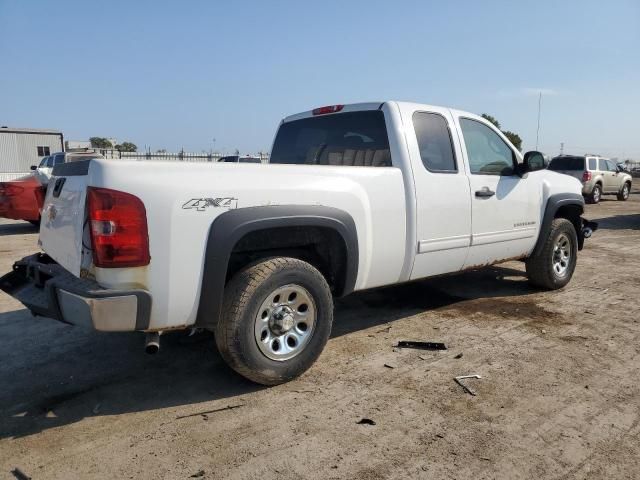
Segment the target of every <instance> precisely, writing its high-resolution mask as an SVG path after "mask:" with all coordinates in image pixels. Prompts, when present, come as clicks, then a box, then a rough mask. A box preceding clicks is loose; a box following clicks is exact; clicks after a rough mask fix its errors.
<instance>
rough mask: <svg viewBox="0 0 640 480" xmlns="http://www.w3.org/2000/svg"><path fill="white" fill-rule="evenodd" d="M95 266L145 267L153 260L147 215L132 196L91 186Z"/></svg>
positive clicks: (90, 201) (92, 242)
mask: <svg viewBox="0 0 640 480" xmlns="http://www.w3.org/2000/svg"><path fill="white" fill-rule="evenodd" d="M87 197H88V205H89V221H90V225H91V246H92V248H93V263H94V264H95V266H96V267H102V268H114V267H142V266H144V265H148V264H149V262H150V261H151V257H150V255H149V234H148V230H147V212H146V210H145V208H144V204H143V203H142V201H141V200H140V199H139V198H138V197H136V196H134V195H131V194H130V193H125V192H119V191H117V190H111V189H108V188H96V187H89V188H88V191H87Z"/></svg>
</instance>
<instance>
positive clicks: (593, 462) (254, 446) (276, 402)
mask: <svg viewBox="0 0 640 480" xmlns="http://www.w3.org/2000/svg"><path fill="white" fill-rule="evenodd" d="M585 216H586V217H587V218H589V219H591V220H596V221H598V222H600V230H599V231H597V232H596V233H595V234H594V236H593V238H592V239H590V240H589V241H587V246H586V248H585V250H583V251H582V252H581V254H580V256H579V260H578V267H577V270H576V274H575V276H574V278H573V280H572V282H571V283H570V284H569V285H568V286H567V287H566V288H565V289H563V290H561V291H556V292H541V291H537V290H535V289H533V288H530V287H529V286H528V284H527V282H526V280H525V278H524V276H523V271H524V265H523V264H522V263H520V262H511V263H507V264H503V265H500V266H498V267H493V268H486V269H482V270H477V271H472V272H466V273H464V274H460V275H456V276H450V277H445V278H438V279H432V280H428V281H422V282H416V283H412V284H406V285H402V286H396V287H392V288H386V289H380V290H376V291H369V292H363V293H359V294H354V295H352V296H351V297H348V298H346V299H343V300H341V301H339V302H338V304H337V309H336V317H335V324H334V333H333V338H332V339H331V340H330V341H329V344H328V346H327V348H326V350H325V352H324V353H323V355H322V356H321V358H320V360H319V361H318V362H317V363H316V365H315V366H314V367H313V368H312V369H311V370H310V371H309V372H308V373H307V374H306V375H304V376H303V377H302V378H300V379H299V380H297V381H294V382H291V383H289V384H286V385H282V386H279V387H274V388H264V387H259V386H256V385H253V384H251V383H249V382H247V381H245V380H243V379H242V378H240V377H239V376H237V375H235V374H234V373H233V372H231V371H230V370H229V369H228V368H227V367H226V366H225V365H224V364H223V363H222V361H221V359H220V357H219V355H218V354H217V352H216V351H215V347H214V342H213V339H212V337H211V336H209V335H201V336H198V337H191V338H188V337H185V336H183V335H182V334H172V335H166V336H164V337H163V345H162V350H161V351H160V353H159V354H158V355H157V356H155V357H149V356H147V355H145V353H144V351H143V337H142V335H138V334H100V333H95V332H90V331H86V330H82V329H80V328H77V327H70V326H66V325H63V324H59V323H57V322H55V321H52V320H48V319H43V318H32V317H31V316H30V314H29V313H28V312H27V311H26V310H24V309H23V308H22V307H21V305H20V304H18V303H17V302H15V301H14V300H13V299H12V298H10V297H9V296H7V295H5V294H4V293H0V331H1V332H2V336H1V337H0V352H1V353H0V385H1V386H2V388H0V478H12V475H11V473H10V472H11V470H12V469H14V468H15V467H18V468H20V470H21V471H22V472H24V473H25V474H27V475H29V476H31V477H32V478H33V479H41V478H46V479H56V478H60V479H70V478H135V479H139V478H172V479H173V478H185V479H187V478H190V477H194V478H206V479H212V478H216V479H218V478H220V479H223V478H224V479H227V478H229V479H235V478H256V479H257V478H260V479H272V478H273V479H275V478H278V479H280V478H291V479H299V478H309V479H313V478H324V479H331V478H349V479H381V478H398V479H406V478H458V479H461V478H475V479H481V478H504V479H518V478H522V479H530V478H616V479H623V478H628V479H637V478H640V441H639V440H640V383H639V382H638V380H639V375H638V372H639V368H640V342H639V339H640V323H639V322H640V308H639V306H640V296H639V295H638V293H639V290H640V275H639V273H640V272H639V268H640V192H639V191H635V192H634V193H633V194H632V195H631V198H630V200H629V201H628V202H626V203H624V202H618V201H616V200H615V197H605V200H604V201H603V202H602V203H601V204H600V205H595V206H588V207H587V213H586V215H585ZM36 241H37V232H36V230H35V229H34V228H33V227H32V226H30V225H29V224H26V223H15V222H13V223H10V222H3V223H0V253H1V255H0V272H6V271H8V270H9V268H10V266H11V264H12V262H13V261H14V260H15V259H18V258H21V257H22V256H24V255H26V254H29V253H32V252H34V251H36V250H37V246H36ZM398 340H431V341H443V342H445V343H446V344H447V345H448V346H449V350H447V351H442V352H423V351H417V350H407V349H403V350H397V349H394V348H393V345H395V344H396V343H397V341H398ZM459 354H463V355H462V357H461V358H456V357H457V356H458V355H459ZM385 364H386V365H388V366H390V367H393V368H389V367H388V366H385ZM464 374H479V375H481V376H482V379H481V380H472V381H469V382H468V384H469V385H470V386H472V388H473V389H474V390H476V391H477V396H475V397H474V396H471V395H469V394H467V393H465V392H464V391H463V390H462V388H461V387H459V386H458V385H456V384H455V383H454V382H453V377H454V376H456V375H464ZM226 407H237V408H232V409H227V408H226ZM362 418H369V419H372V420H373V421H375V425H363V424H358V421H359V420H361V419H362Z"/></svg>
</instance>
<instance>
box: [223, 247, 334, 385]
mask: <svg viewBox="0 0 640 480" xmlns="http://www.w3.org/2000/svg"><path fill="white" fill-rule="evenodd" d="M332 321H333V300H332V297H331V291H330V289H329V285H328V284H327V282H326V280H325V278H324V277H323V276H322V274H321V273H320V272H319V271H318V270H317V269H316V268H314V267H313V266H312V265H310V264H308V263H306V262H303V261H302V260H298V259H296V258H288V257H277V258H271V259H268V260H264V261H261V262H259V263H256V264H253V265H249V266H248V267H246V268H244V269H243V270H241V271H240V272H238V273H237V274H236V275H235V276H234V277H233V278H232V279H231V281H230V282H229V284H228V285H227V287H226V289H225V298H224V305H223V312H222V316H221V318H220V320H219V321H218V324H217V326H216V330H215V337H216V344H217V346H218V349H219V350H220V353H221V355H222V357H223V358H224V360H225V361H226V362H227V364H228V365H229V366H230V367H231V368H233V369H234V370H235V371H236V372H238V373H239V374H240V375H242V376H244V377H246V378H248V379H249V380H252V381H254V382H256V383H261V384H263V385H277V384H279V383H284V382H287V381H289V380H292V379H294V378H296V377H297V376H299V375H301V374H302V373H304V372H305V371H306V370H307V369H308V368H309V367H310V366H311V365H312V364H313V362H315V361H316V359H317V358H318V357H319V356H320V353H321V352H322V350H323V349H324V346H325V345H326V343H327V340H328V339H329V335H330V334H331V324H332Z"/></svg>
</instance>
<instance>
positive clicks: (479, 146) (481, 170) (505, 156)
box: [460, 118, 516, 175]
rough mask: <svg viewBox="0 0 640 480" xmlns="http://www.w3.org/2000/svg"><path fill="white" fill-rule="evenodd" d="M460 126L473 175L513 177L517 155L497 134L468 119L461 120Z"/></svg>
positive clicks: (483, 125)
mask: <svg viewBox="0 0 640 480" xmlns="http://www.w3.org/2000/svg"><path fill="white" fill-rule="evenodd" d="M460 126H461V127H462V136H463V137H464V143H465V145H466V147H467V157H468V159H469V169H470V170H471V173H474V174H477V175H513V173H514V166H515V163H516V162H515V154H514V153H513V150H511V148H509V146H508V145H507V144H506V142H505V141H504V140H502V138H500V136H499V135H498V134H497V133H496V132H494V131H493V130H492V129H490V128H489V127H487V126H486V125H485V124H483V123H481V122H478V121H476V120H471V119H468V118H461V119H460Z"/></svg>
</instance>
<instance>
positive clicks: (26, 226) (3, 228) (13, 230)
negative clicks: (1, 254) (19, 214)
mask: <svg viewBox="0 0 640 480" xmlns="http://www.w3.org/2000/svg"><path fill="white" fill-rule="evenodd" d="M38 230H39V227H37V226H35V225H32V224H31V223H26V222H20V223H4V224H1V225H0V237H2V236H5V235H24V234H27V233H38Z"/></svg>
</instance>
